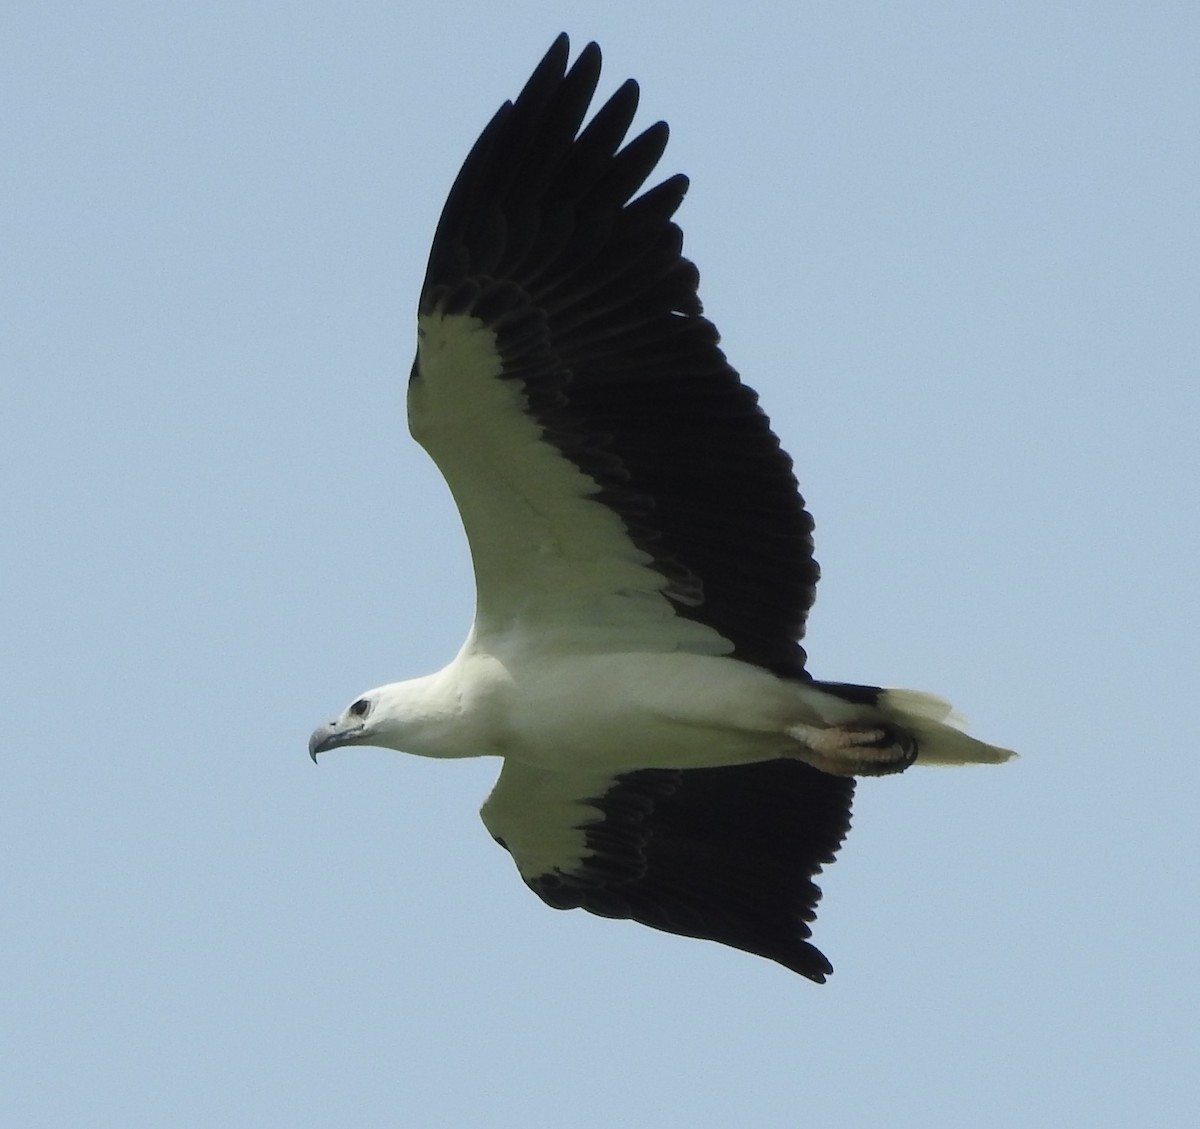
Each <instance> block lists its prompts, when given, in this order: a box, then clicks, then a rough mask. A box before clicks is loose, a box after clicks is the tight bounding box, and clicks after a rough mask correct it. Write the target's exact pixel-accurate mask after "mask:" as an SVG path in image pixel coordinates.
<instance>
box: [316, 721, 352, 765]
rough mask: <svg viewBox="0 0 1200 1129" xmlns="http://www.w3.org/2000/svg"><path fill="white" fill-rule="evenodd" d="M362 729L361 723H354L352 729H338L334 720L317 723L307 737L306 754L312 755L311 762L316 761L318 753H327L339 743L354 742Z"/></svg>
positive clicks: (347, 743)
mask: <svg viewBox="0 0 1200 1129" xmlns="http://www.w3.org/2000/svg"><path fill="white" fill-rule="evenodd" d="M362 729H363V727H362V726H361V725H356V726H354V727H353V728H352V729H339V728H338V723H337V722H336V721H330V722H328V723H327V724H325V725H318V726H317V728H316V729H314V730H313V734H312V736H311V737H310V738H309V739H308V755H309V756H310V757H312V762H313V764H316V763H317V754H318V753H327V752H329V750H330V749H336V748H338V747H340V746H341V745H352V744H354V741H355V739H356V738H357V737H358V735H359V734H360V733H361V732H362Z"/></svg>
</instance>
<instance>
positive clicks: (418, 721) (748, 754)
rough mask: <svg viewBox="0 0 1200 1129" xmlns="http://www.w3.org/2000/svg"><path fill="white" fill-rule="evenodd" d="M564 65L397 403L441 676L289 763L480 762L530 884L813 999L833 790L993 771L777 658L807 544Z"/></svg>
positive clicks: (493, 825) (755, 413) (463, 242)
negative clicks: (436, 558) (412, 448)
mask: <svg viewBox="0 0 1200 1129" xmlns="http://www.w3.org/2000/svg"><path fill="white" fill-rule="evenodd" d="M568 61H569V43H568V40H567V37H566V36H565V35H562V36H560V37H559V38H558V39H557V40H556V41H555V42H554V44H553V45H552V46H551V48H550V50H549V51H548V52H547V54H546V56H545V57H544V58H543V59H542V61H541V62H540V63H539V64H538V66H537V68H536V69H535V70H534V72H533V75H532V76H531V77H530V79H529V81H528V82H527V83H526V84H525V87H524V89H523V90H522V91H521V93H520V94H519V95H518V96H517V98H516V100H515V101H513V102H506V103H505V104H504V105H503V106H501V107H500V109H499V111H497V113H496V115H495V116H494V117H493V118H492V120H491V121H490V122H489V124H488V125H487V127H486V128H485V129H484V131H483V133H482V135H481V136H480V138H479V140H478V141H477V142H476V143H475V145H474V147H473V148H472V149H471V152H470V154H469V155H468V156H467V159H466V161H465V163H464V164H463V167H462V170H461V171H460V172H459V174H458V177H457V179H456V180H455V181H454V185H453V187H452V188H451V190H450V195H449V198H448V199H447V201H446V204H445V207H444V209H443V211H442V215H441V219H440V221H439V223H438V225H437V230H436V233H435V235H434V238H433V247H432V250H431V252H430V256H429V265H428V269H427V271H426V275H425V282H424V286H423V287H422V290H421V297H420V305H419V310H418V316H417V356H416V361H415V363H414V364H413V368H412V374H411V377H410V380H409V385H408V419H409V426H410V429H411V431H412V434H413V436H414V438H415V439H416V440H417V441H418V442H419V443H420V444H421V445H422V446H423V447H424V448H425V449H426V451H428V452H429V454H430V455H431V456H432V457H433V460H434V461H435V462H436V463H437V465H438V467H439V469H440V470H441V472H442V474H443V475H444V476H445V478H446V481H447V483H448V484H449V486H450V490H451V492H452V494H453V496H454V500H455V503H456V504H457V506H458V509H459V512H460V514H461V516H462V522H463V526H464V527H465V529H466V534H467V539H468V542H469V544H470V550H471V559H472V562H473V565H474V572H475V583H476V606H475V619H474V623H473V625H472V627H471V630H470V633H469V634H468V636H467V639H466V642H465V643H464V644H463V645H462V649H461V650H460V651H459V652H458V655H457V656H456V657H455V658H454V659H453V660H452V661H451V662H450V663H449V664H448V665H447V666H445V667H444V668H443V669H441V670H439V671H438V672H437V673H435V674H430V675H426V676H425V677H423V678H415V679H410V680H408V681H403V682H393V683H390V684H388V685H386V686H381V687H379V688H378V689H375V690H369V691H368V692H367V693H365V694H363V695H361V696H360V697H358V698H356V699H355V700H354V702H353V703H351V704H350V705H349V706H348V707H347V708H346V709H345V710H344V711H343V712H342V714H341V715H340V716H339V717H337V718H336V719H335V720H333V721H331V722H329V723H327V724H325V725H322V726H320V727H319V728H318V729H317V730H316V731H315V732H314V733H313V735H312V739H311V741H310V743H309V751H310V753H311V754H312V757H313V759H314V760H315V759H316V757H317V755H318V754H320V753H324V752H327V751H328V750H330V749H334V748H337V747H339V746H342V745H379V746H384V747H386V748H391V749H398V750H401V751H403V752H408V753H415V754H417V755H419V756H428V757H479V756H495V757H500V758H502V761H503V764H502V767H501V770H500V776H499V779H498V780H497V782H496V785H495V788H494V789H493V790H492V793H491V795H490V796H489V797H488V799H487V801H486V802H485V803H484V805H483V809H482V813H481V814H482V817H483V822H484V824H485V825H486V827H487V829H488V831H489V832H490V833H491V834H492V836H493V837H494V838H495V839H496V841H497V842H498V843H499V844H500V845H501V846H503V847H504V848H506V849H507V850H508V851H509V852H510V854H511V855H512V858H513V861H514V862H515V863H516V866H517V870H518V872H519V873H520V875H521V877H522V878H523V879H524V881H525V882H526V884H527V885H528V886H529V887H530V888H531V889H532V890H533V891H534V892H535V893H536V894H537V895H538V896H539V897H540V898H541V899H542V900H543V901H545V902H546V903H547V904H549V905H551V906H554V907H556V908H559V909H570V908H576V907H582V908H583V909H586V910H589V911H591V912H592V913H596V914H601V915H603V916H605V917H614V918H632V919H633V920H635V921H639V922H642V923H643V924H645V925H649V926H652V927H654V928H656V929H662V930H666V931H667V932H671V933H677V934H682V935H685V936H689V937H700V938H707V939H709V940H713V941H718V942H721V943H723V944H726V945H731V946H734V947H736V948H739V949H743V950H745V951H747V952H750V953H755V954H758V955H760V956H764V957H768V958H769V959H771V960H774V961H778V962H779V963H780V964H782V965H784V966H785V967H787V968H789V969H792V970H793V971H795V972H798V973H800V974H801V975H802V976H806V977H808V978H809V979H810V980H815V981H818V982H820V981H824V979H825V977H826V976H827V975H828V974H829V973H830V972H831V971H832V967H831V965H830V964H829V962H828V961H827V960H826V959H825V957H824V955H823V954H822V953H821V952H820V951H819V950H818V949H817V948H815V947H814V946H813V945H812V944H811V943H810V941H809V938H810V937H811V929H810V922H812V921H813V919H814V917H815V906H816V903H817V900H818V898H819V897H820V891H819V890H818V888H817V886H816V885H815V883H814V881H813V880H814V877H815V875H816V874H817V873H818V872H819V871H820V870H821V867H822V866H823V865H824V864H826V863H829V862H831V861H832V860H833V857H834V854H835V852H836V851H837V849H838V847H839V846H840V844H841V842H842V840H843V838H844V837H845V835H846V832H847V829H848V827H849V823H850V804H851V798H852V794H853V790H854V778H855V777H856V776H876V775H883V774H886V773H895V772H901V771H903V770H904V769H906V768H908V767H909V766H910V765H912V764H914V763H930V764H965V763H969V762H978V763H990V764H994V763H999V762H1001V761H1003V760H1006V759H1007V758H1008V757H1009V756H1011V755H1012V754H1011V753H1010V752H1009V751H1008V750H1006V749H1001V748H998V747H996V746H993V745H987V744H984V743H983V742H981V741H978V740H976V739H974V738H972V737H970V736H968V735H967V734H965V733H964V732H962V731H960V730H959V729H958V728H956V727H955V726H954V725H952V724H951V721H952V719H951V717H950V707H949V706H948V705H947V704H946V703H945V702H943V701H942V700H941V699H939V698H935V697H933V696H931V695H927V694H920V693H917V692H914V691H905V690H888V689H882V688H880V687H876V686H860V685H853V684H847V683H839V682H822V681H819V680H817V679H815V678H814V677H813V676H812V675H811V674H810V673H809V672H808V670H807V668H806V655H805V652H804V650H803V648H802V647H801V645H800V639H801V638H802V636H803V634H804V623H805V618H806V615H807V613H808V609H809V607H810V606H811V605H812V602H813V594H814V590H815V587H816V583H817V576H818V568H817V564H816V561H815V560H814V559H813V555H812V554H813V543H812V528H813V522H812V518H811V517H810V516H809V513H808V511H807V510H806V508H805V503H804V500H803V498H801V496H800V494H799V491H798V488H797V483H796V479H795V477H794V475H793V473H792V463H791V460H790V459H789V458H788V456H787V455H786V454H785V453H784V451H783V450H782V449H781V447H780V444H779V440H778V439H777V438H776V436H775V435H774V433H773V432H772V431H771V427H770V423H769V421H768V419H767V417H766V415H765V414H764V413H763V411H762V409H761V408H760V407H759V405H758V397H757V396H756V394H755V393H754V392H753V391H752V390H751V389H750V388H748V387H747V386H746V385H745V384H743V383H742V382H741V380H740V379H739V377H738V374H737V373H736V372H735V371H734V369H733V368H732V367H731V366H730V364H729V362H728V361H727V360H726V358H725V355H724V353H722V351H721V349H720V348H719V346H718V335H717V331H716V329H715V328H714V327H713V325H712V323H711V322H709V321H708V320H707V319H706V318H705V317H704V316H703V313H702V310H701V305H700V300H699V298H698V297H697V279H698V276H697V272H696V268H695V266H693V264H692V263H691V262H690V261H689V260H688V259H686V258H685V257H684V256H683V254H682V235H681V233H680V230H679V228H678V227H677V226H676V224H675V222H674V220H673V218H672V217H673V216H674V214H675V212H676V210H677V208H678V207H679V205H680V202H681V201H682V199H683V196H684V193H685V191H686V189H687V184H688V182H687V179H686V178H685V177H683V176H680V175H675V176H670V177H667V178H666V179H665V180H663V181H662V182H661V183H659V184H656V185H654V186H653V187H651V188H649V189H644V185H645V182H646V180H647V178H648V177H649V176H650V175H651V173H652V172H653V170H654V168H655V166H656V165H657V164H658V161H659V158H660V157H661V156H662V154H663V150H664V148H665V146H666V142H667V125H666V123H665V122H658V123H657V124H655V125H652V126H650V127H649V128H648V129H646V130H645V131H644V132H642V133H640V134H639V135H638V136H636V137H634V138H633V139H632V140H626V136H627V133H628V131H629V128H630V123H631V121H632V119H633V116H634V111H635V109H636V108H637V104H638V87H637V84H636V83H634V82H633V81H628V82H625V83H624V84H623V85H621V86H620V87H619V88H618V89H617V91H616V93H615V94H613V95H612V97H611V98H609V99H608V101H606V102H605V103H604V104H603V105H602V106H601V107H600V108H599V109H598V110H596V111H595V113H594V114H593V115H592V116H591V118H590V120H588V121H587V123H586V124H584V123H585V119H586V118H587V116H588V110H589V107H590V106H591V103H592V99H593V96H594V94H595V91H596V85H597V82H598V79H599V76H600V50H599V48H598V47H597V46H596V44H594V43H590V44H588V45H587V46H586V47H585V48H584V49H583V50H582V51H581V52H580V54H579V56H578V57H577V58H576V60H575V62H574V63H573V64H571V65H570V66H568Z"/></svg>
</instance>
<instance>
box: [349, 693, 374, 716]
mask: <svg viewBox="0 0 1200 1129" xmlns="http://www.w3.org/2000/svg"><path fill="white" fill-rule="evenodd" d="M370 709H371V703H370V702H368V701H367V699H366V698H359V699H358V701H357V702H355V703H354V705H352V706H351V707H350V716H351V717H366V716H367V713H368V712H369V710H370Z"/></svg>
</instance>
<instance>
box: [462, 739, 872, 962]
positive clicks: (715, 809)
mask: <svg viewBox="0 0 1200 1129" xmlns="http://www.w3.org/2000/svg"><path fill="white" fill-rule="evenodd" d="M853 793H854V781H853V780H852V779H850V778H847V777H835V776H828V775H826V774H825V773H822V772H818V771H817V770H816V769H813V768H810V767H808V766H807V765H805V764H802V763H800V762H797V761H783V760H776V761H766V762H763V763H761V764H751V765H738V766H735V767H729V768H696V769H643V770H641V771H638V772H631V773H626V774H624V775H621V776H617V777H604V776H600V775H593V776H584V775H578V776H576V775H563V774H561V773H554V772H548V771H545V770H542V769H536V768H531V767H529V766H527V765H522V764H518V763H516V762H513V761H506V762H505V765H504V768H503V770H502V771H501V773H500V779H499V780H498V781H497V782H496V787H495V788H494V789H493V790H492V794H491V795H490V796H489V797H488V799H487V802H486V803H485V804H484V806H483V811H482V815H483V821H484V824H485V825H486V826H487V829H488V830H489V831H490V832H491V834H492V835H493V836H494V837H495V838H496V839H497V841H498V842H499V843H500V844H501V845H502V846H503V847H505V848H506V849H507V850H508V851H509V852H510V853H511V855H512V856H513V861H514V862H515V863H516V864H517V869H518V871H519V872H520V874H521V877H522V878H523V879H524V880H525V882H526V883H527V884H528V885H529V887H530V889H532V890H533V891H534V892H535V893H536V894H537V895H538V896H539V897H540V898H541V899H542V900H543V901H544V902H546V903H547V905H550V906H553V907H555V908H556V909H574V908H577V907H581V908H583V909H586V910H589V911H590V912H592V913H596V914H599V915H601V916H602V917H618V918H632V919H633V920H634V921H640V922H641V923H642V924H643V925H649V926H652V927H653V928H655V929H662V930H665V931H666V932H668V933H679V934H682V935H683V936H686V937H701V938H706V939H708V940H712V941H719V942H720V943H721V944H725V945H732V946H733V947H734V948H738V949H744V950H745V951H746V952H750V953H755V954H757V955H759V956H764V957H768V958H770V959H771V960H775V961H778V962H779V963H780V964H782V965H784V966H785V967H787V968H790V969H792V970H793V971H794V972H798V973H800V974H801V975H802V976H807V977H808V978H809V979H810V980H816V981H817V982H818V983H820V982H823V981H824V980H825V977H826V976H827V975H828V974H829V973H830V972H832V971H833V968H832V966H831V965H830V963H829V962H828V961H827V960H826V959H825V957H824V955H823V954H822V953H821V952H820V951H819V950H818V949H816V948H815V947H814V946H813V945H811V944H810V943H809V941H808V938H809V937H810V936H811V935H812V931H811V929H810V928H809V922H811V921H812V920H813V919H814V918H815V916H816V913H815V907H816V904H817V901H818V899H819V898H820V896H821V891H820V890H819V889H818V888H817V886H816V884H815V883H814V881H813V877H814V876H815V875H816V874H817V873H818V872H819V871H820V869H821V867H822V865H823V864H825V863H828V862H832V861H833V857H834V854H835V853H836V851H837V849H838V847H839V845H840V844H841V842H842V840H843V838H844V837H845V835H846V832H847V830H848V829H849V826H850V803H851V799H852V797H853Z"/></svg>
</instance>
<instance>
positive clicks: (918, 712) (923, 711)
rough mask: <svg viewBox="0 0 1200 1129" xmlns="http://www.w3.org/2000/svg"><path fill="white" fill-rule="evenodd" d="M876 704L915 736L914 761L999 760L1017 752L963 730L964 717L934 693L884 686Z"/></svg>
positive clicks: (957, 761) (971, 761) (1003, 759)
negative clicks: (885, 687)
mask: <svg viewBox="0 0 1200 1129" xmlns="http://www.w3.org/2000/svg"><path fill="white" fill-rule="evenodd" d="M878 708H879V709H880V710H881V711H882V712H883V713H884V714H885V715H886V716H887V717H889V719H891V720H893V721H895V722H896V723H897V724H899V725H901V726H903V727H904V728H905V729H907V730H909V732H911V733H912V734H913V736H915V737H916V739H917V750H918V751H917V764H1002V763H1003V762H1004V761H1006V760H1009V759H1011V758H1012V757H1015V756H1016V755H1017V754H1016V753H1014V752H1013V751H1012V750H1011V749H1002V748H1000V746H999V745H988V744H985V743H984V742H983V741H979V740H977V739H976V738H974V737H972V736H970V735H969V734H967V733H964V732H963V728H964V726H965V725H966V721H965V719H964V718H962V717H961V716H960V715H959V714H956V713H955V712H954V709H953V707H952V706H951V705H950V703H949V702H947V701H946V700H945V699H944V698H939V697H937V695H935V694H925V693H922V692H921V691H920V690H883V691H881V692H880V694H879V702H878Z"/></svg>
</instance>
